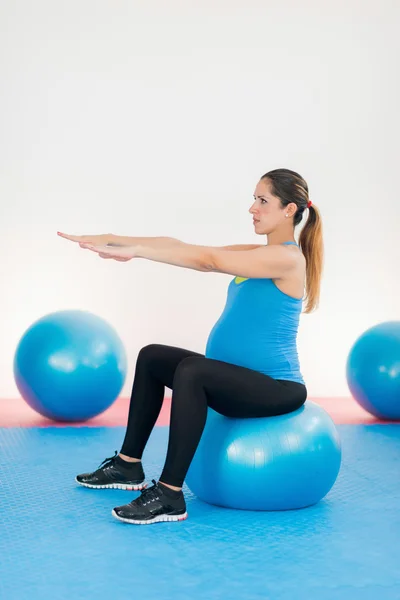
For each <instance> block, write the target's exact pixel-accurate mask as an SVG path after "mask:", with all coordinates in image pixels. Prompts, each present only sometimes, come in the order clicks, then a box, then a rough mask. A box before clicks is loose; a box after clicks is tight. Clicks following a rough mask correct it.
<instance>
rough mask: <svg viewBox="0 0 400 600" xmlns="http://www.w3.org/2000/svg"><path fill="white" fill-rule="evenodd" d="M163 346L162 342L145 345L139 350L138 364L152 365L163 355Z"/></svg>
mask: <svg viewBox="0 0 400 600" xmlns="http://www.w3.org/2000/svg"><path fill="white" fill-rule="evenodd" d="M162 348H163V346H162V345H161V344H148V345H147V346H143V348H141V349H140V350H139V354H138V357H137V364H138V365H139V364H140V365H142V364H145V365H150V364H151V363H153V362H154V361H156V360H158V359H159V358H160V356H161V355H162Z"/></svg>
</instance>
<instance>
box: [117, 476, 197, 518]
mask: <svg viewBox="0 0 400 600" xmlns="http://www.w3.org/2000/svg"><path fill="white" fill-rule="evenodd" d="M153 484H154V485H152V486H151V487H149V488H147V490H144V491H143V492H142V493H141V495H140V496H139V498H136V500H133V502H130V503H129V504H125V505H124V506H117V508H114V509H113V510H112V512H111V514H112V515H113V517H115V518H116V519H119V520H120V521H124V523H132V524H134V525H150V524H151V523H159V522H161V521H184V520H185V519H187V516H188V515H187V512H186V503H185V498H184V496H183V493H182V492H175V491H174V490H170V489H169V488H167V487H166V486H165V485H162V484H159V483H156V482H155V481H154V479H153Z"/></svg>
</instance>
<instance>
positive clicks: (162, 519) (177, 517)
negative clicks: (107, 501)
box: [111, 509, 188, 525]
mask: <svg viewBox="0 0 400 600" xmlns="http://www.w3.org/2000/svg"><path fill="white" fill-rule="evenodd" d="M111 514H112V516H113V517H115V518H116V519H118V521H122V522H123V523H129V524H130V525H152V524H153V523H163V522H168V523H171V522H177V521H184V520H185V519H187V517H188V514H187V512H185V513H184V514H183V515H159V516H158V517H154V519H151V520H148V521H132V520H131V519H124V518H123V517H119V516H118V515H117V513H116V512H115V510H114V509H113V510H112V511H111Z"/></svg>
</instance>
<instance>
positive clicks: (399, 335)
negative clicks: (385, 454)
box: [346, 321, 400, 421]
mask: <svg viewBox="0 0 400 600" xmlns="http://www.w3.org/2000/svg"><path fill="white" fill-rule="evenodd" d="M346 376H347V383H348V386H349V388H350V391H351V393H352V395H353V397H354V399H355V400H356V401H357V402H358V403H359V404H360V406H362V407H363V408H364V409H365V410H367V411H368V412H370V413H371V414H373V415H374V416H376V417H378V418H380V419H385V420H389V421H390V420H398V419H400V321H387V322H385V323H379V324H378V325H375V326H373V327H371V328H370V329H367V331H365V332H364V333H363V334H362V335H361V336H360V337H359V338H358V339H357V340H356V342H355V343H354V345H353V347H352V348H351V350H350V353H349V356H348V359H347V365H346Z"/></svg>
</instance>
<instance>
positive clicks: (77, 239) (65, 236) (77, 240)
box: [57, 231, 83, 242]
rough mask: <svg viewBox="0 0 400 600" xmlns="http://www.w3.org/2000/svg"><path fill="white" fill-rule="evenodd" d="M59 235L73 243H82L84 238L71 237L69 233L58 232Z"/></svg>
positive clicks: (78, 236) (79, 236)
mask: <svg viewBox="0 0 400 600" xmlns="http://www.w3.org/2000/svg"><path fill="white" fill-rule="evenodd" d="M57 235H59V236H60V237H62V238H65V239H66V240H70V241H71V242H82V241H83V236H81V235H69V234H68V233H62V232H61V231H57Z"/></svg>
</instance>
